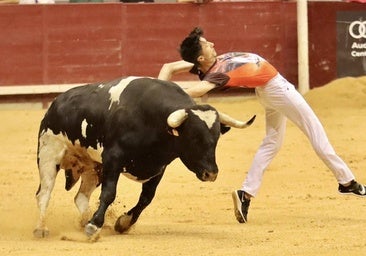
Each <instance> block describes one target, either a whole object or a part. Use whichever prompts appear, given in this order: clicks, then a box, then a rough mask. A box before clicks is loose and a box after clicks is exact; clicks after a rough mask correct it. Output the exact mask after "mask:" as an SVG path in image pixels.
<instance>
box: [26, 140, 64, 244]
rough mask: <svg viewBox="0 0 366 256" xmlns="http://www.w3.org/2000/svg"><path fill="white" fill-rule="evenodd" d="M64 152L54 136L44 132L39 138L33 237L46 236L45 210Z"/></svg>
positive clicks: (62, 146) (61, 144)
mask: <svg viewBox="0 0 366 256" xmlns="http://www.w3.org/2000/svg"><path fill="white" fill-rule="evenodd" d="M64 153H65V147H64V145H63V143H61V142H60V141H59V140H57V139H56V138H55V136H52V135H49V134H47V133H44V134H42V135H41V136H40V138H39V147H38V169H39V178H40V184H39V188H38V191H37V193H36V198H37V205H38V208H39V219H38V223H37V226H36V228H35V229H34V231H33V234H34V236H35V237H39V238H41V237H46V236H48V233H49V231H48V228H47V226H46V210H47V207H48V203H49V201H50V198H51V192H52V190H53V188H54V185H55V181H56V176H57V173H58V171H59V168H60V161H61V159H62V157H63V155H64Z"/></svg>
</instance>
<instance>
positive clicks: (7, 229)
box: [0, 77, 366, 256]
mask: <svg viewBox="0 0 366 256" xmlns="http://www.w3.org/2000/svg"><path fill="white" fill-rule="evenodd" d="M305 97H306V99H307V100H308V102H309V103H310V105H311V106H312V107H313V109H314V111H315V112H316V113H317V114H318V116H319V118H320V120H321V121H322V123H323V125H324V127H325V129H326V131H327V133H328V136H329V139H330V141H331V142H332V144H333V146H334V148H335V149H336V151H337V152H338V154H339V155H340V156H341V157H342V158H343V159H344V160H345V161H346V162H347V163H348V164H349V166H350V167H351V169H352V170H353V171H354V174H355V175H356V177H357V179H358V180H359V181H361V182H365V183H366V146H365V142H366V132H365V131H366V77H362V78H358V79H355V78H344V79H340V80H336V81H334V82H332V83H330V84H328V85H326V86H324V87H322V88H318V89H314V90H312V91H310V92H309V93H308V94H306V95H305ZM210 104H211V105H213V106H215V107H216V108H217V109H219V110H221V111H223V112H227V113H228V114H231V115H232V116H234V117H236V118H239V119H243V120H245V119H247V118H249V117H250V116H251V115H253V114H257V120H256V122H255V123H254V124H253V125H252V126H251V127H249V128H247V129H245V130H233V129H232V130H231V132H230V133H228V134H226V135H224V136H222V137H221V139H220V141H219V145H218V148H217V162H218V165H219V167H220V174H219V177H218V179H217V180H216V181H215V182H214V183H202V182H200V181H199V180H197V179H196V178H195V176H194V174H193V173H191V172H189V171H188V170H187V169H186V168H185V167H184V166H183V165H182V164H181V162H180V161H179V160H176V161H174V162H173V163H172V164H171V165H170V166H169V167H168V169H167V172H166V174H165V176H164V178H163V180H162V182H161V184H160V186H159V187H158V191H157V194H156V197H155V199H154V200H153V202H152V203H151V205H150V206H148V208H147V209H146V210H145V211H144V212H143V213H142V215H141V217H140V219H139V221H138V222H137V224H136V225H135V227H134V228H132V230H130V232H129V233H128V234H123V235H120V234H117V233H115V232H114V231H113V228H112V227H113V224H114V221H115V219H116V217H117V216H119V215H120V214H122V213H123V212H125V211H127V210H128V209H130V208H131V207H132V206H133V205H134V204H135V203H136V200H137V198H138V195H139V193H140V186H141V185H140V184H138V183H134V182H133V181H130V180H128V179H127V178H125V177H121V179H120V181H119V187H118V190H119V192H118V195H117V198H116V201H115V203H114V204H113V205H112V206H111V207H110V209H109V212H108V216H107V219H106V225H105V227H104V229H103V231H102V233H101V238H100V240H99V241H97V242H95V243H89V242H87V241H86V237H85V236H84V234H83V229H82V228H80V227H79V225H78V212H77V209H76V207H75V206H74V204H73V197H74V195H75V194H76V190H77V187H78V186H75V187H74V188H73V189H72V191H71V192H66V191H65V190H64V188H63V187H64V182H65V179H64V175H63V172H62V173H60V174H59V176H58V179H57V184H56V187H55V189H54V193H53V198H52V199H51V202H50V206H49V208H48V210H49V211H48V227H49V229H50V236H49V237H48V238H46V239H35V238H33V234H32V232H33V228H34V227H35V223H36V220H37V217H38V209H37V206H36V200H35V192H36V190H37V187H38V182H39V178H38V171H37V166H36V146H37V132H38V126H39V122H40V120H41V118H42V116H43V114H44V112H45V111H44V110H28V111H21V110H3V111H0V116H1V120H2V123H1V124H0V141H1V142H2V146H1V148H0V195H1V200H0V220H1V222H0V255H4V256H5V255H12V256H16V255H37V256H42V255H47V256H48V255H53V256H68V255H70V256H71V255H72V256H75V255H77V256H93V255H111V256H112V255H133V256H140V255H142V256H143V255H156V256H164V255H169V256H173V255H174V256H177V255H195V256H196V255H197V256H203V255H209V256H216V255H217V256H224V255H228V256H232V255H260V256H265V255H271V256H272V255H307V256H308V255H331V256H335V255H342V256H343V255H366V237H365V235H364V230H365V223H366V215H365V214H364V211H365V210H366V198H365V199H362V198H357V197H352V196H341V195H339V194H338V193H337V183H336V180H335V179H334V177H333V175H332V173H331V172H330V171H329V170H328V169H327V168H326V167H325V165H324V164H323V163H322V162H321V161H320V160H319V159H318V158H317V156H316V155H315V153H314V152H313V151H312V148H311V146H310V144H309V142H308V141H307V139H306V138H305V136H304V135H303V134H302V133H301V132H300V131H299V130H298V129H297V128H295V127H294V125H293V124H292V123H288V126H287V127H288V128H287V134H286V138H285V144H284V146H283V148H282V150H281V151H280V153H279V155H278V156H277V157H276V158H275V160H274V161H273V162H272V164H271V165H270V167H269V168H268V170H267V172H266V174H265V176H264V181H263V185H262V188H261V190H260V193H259V195H258V196H257V197H256V198H255V199H253V200H252V203H251V208H250V211H249V215H248V217H249V222H248V223H247V224H239V223H237V222H236V220H235V217H234V214H233V206H232V199H231V191H232V190H234V189H238V188H240V187H241V183H242V181H243V179H244V177H245V175H246V171H247V169H248V168H249V165H250V163H251V159H252V157H253V155H254V153H255V151H256V149H257V147H258V146H259V144H260V142H261V140H262V138H263V136H264V116H263V109H262V108H261V106H260V105H259V103H258V101H257V100H256V99H255V98H253V99H247V100H245V101H241V102H239V101H230V102H229V101H222V102H220V101H213V102H212V103H210ZM99 191H100V190H99V189H98V190H97V191H96V192H95V193H94V195H93V198H92V206H93V210H94V209H95V207H96V205H97V198H98V194H99Z"/></svg>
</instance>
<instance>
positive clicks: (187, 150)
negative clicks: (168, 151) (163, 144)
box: [167, 105, 255, 181]
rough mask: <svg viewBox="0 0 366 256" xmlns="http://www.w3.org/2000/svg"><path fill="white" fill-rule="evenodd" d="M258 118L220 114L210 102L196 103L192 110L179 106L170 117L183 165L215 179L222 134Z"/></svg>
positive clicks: (202, 176)
mask: <svg viewBox="0 0 366 256" xmlns="http://www.w3.org/2000/svg"><path fill="white" fill-rule="evenodd" d="M254 119H255V116H254V117H253V118H252V119H250V120H249V121H248V122H241V121H238V120H235V119H234V118H232V117H230V116H228V115H226V114H223V113H218V112H217V111H216V110H215V109H214V108H213V107H211V106H210V105H197V106H195V107H193V108H190V109H179V110H176V111H174V112H173V113H171V114H170V115H169V117H168V119H167V123H168V125H169V126H170V127H171V128H172V129H173V132H172V133H173V134H174V135H175V136H177V137H176V140H177V143H176V146H177V150H178V154H179V157H180V159H181V161H182V162H183V163H184V165H185V166H186V167H187V168H188V169H189V170H191V171H192V172H194V173H195V174H196V176H197V178H198V179H200V180H202V181H215V180H216V177H217V174H218V167H217V164H216V155H215V152H216V145H217V141H218V139H219V136H220V133H222V134H223V133H225V132H227V131H228V129H229V128H230V127H235V128H245V127H248V126H249V125H250V124H251V123H252V122H253V121H254Z"/></svg>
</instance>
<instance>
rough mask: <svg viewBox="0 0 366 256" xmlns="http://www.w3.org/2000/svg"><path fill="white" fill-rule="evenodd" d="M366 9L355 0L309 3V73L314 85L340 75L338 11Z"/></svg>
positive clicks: (311, 82) (311, 83)
mask: <svg viewBox="0 0 366 256" xmlns="http://www.w3.org/2000/svg"><path fill="white" fill-rule="evenodd" d="M338 11H366V4H362V3H354V2H352V3H351V2H309V3H308V20H309V73H310V85H311V87H318V86H322V85H324V84H326V83H328V82H330V81H332V80H334V79H336V78H337V26H336V20H337V12H338Z"/></svg>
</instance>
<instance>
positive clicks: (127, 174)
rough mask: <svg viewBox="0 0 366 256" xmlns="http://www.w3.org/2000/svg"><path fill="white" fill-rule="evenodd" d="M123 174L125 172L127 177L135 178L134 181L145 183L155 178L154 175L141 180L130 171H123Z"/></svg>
mask: <svg viewBox="0 0 366 256" xmlns="http://www.w3.org/2000/svg"><path fill="white" fill-rule="evenodd" d="M122 174H123V175H124V176H125V177H127V178H129V179H131V180H133V181H136V182H140V183H145V182H147V181H149V180H150V179H151V178H153V177H151V178H149V179H146V180H139V179H138V177H136V176H133V175H132V174H131V173H129V172H122Z"/></svg>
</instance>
